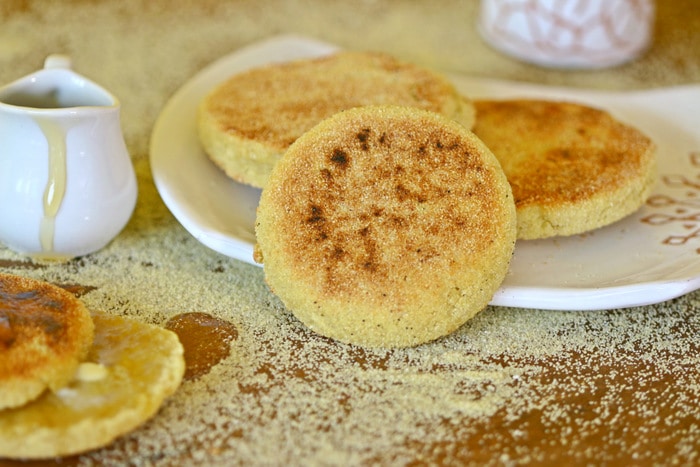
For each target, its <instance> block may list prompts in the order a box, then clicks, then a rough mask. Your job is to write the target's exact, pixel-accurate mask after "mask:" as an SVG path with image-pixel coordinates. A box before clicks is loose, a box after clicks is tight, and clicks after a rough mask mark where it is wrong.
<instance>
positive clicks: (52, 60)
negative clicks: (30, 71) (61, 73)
mask: <svg viewBox="0 0 700 467" xmlns="http://www.w3.org/2000/svg"><path fill="white" fill-rule="evenodd" d="M50 68H61V69H65V70H70V68H71V60H70V57H69V56H68V55H63V54H51V55H49V56H48V57H46V60H44V69H50Z"/></svg>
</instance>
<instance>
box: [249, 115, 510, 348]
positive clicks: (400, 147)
mask: <svg viewBox="0 0 700 467" xmlns="http://www.w3.org/2000/svg"><path fill="white" fill-rule="evenodd" d="M515 223H516V219H515V206H514V203H513V197H512V194H511V190H510V186H509V184H508V182H507V180H506V178H505V175H504V174H503V171H502V170H501V168H500V166H499V164H498V161H497V160H496V158H495V157H494V156H493V154H492V153H491V151H490V150H489V149H488V148H487V147H486V146H485V145H484V144H483V143H482V142H481V141H480V140H479V139H478V138H476V137H475V136H474V135H473V134H472V133H471V132H470V131H468V130H467V129H465V128H464V127H463V126H461V125H460V124H458V123H456V122H454V121H452V120H448V119H446V118H445V117H443V116H441V115H439V114H437V113H433V112H428V111H423V110H418V109H415V108H408V107H394V106H369V107H362V108H356V109H352V110H348V111H345V112H341V113H339V114H336V115H334V116H332V117H330V118H329V119H327V120H325V121H323V122H321V123H320V124H319V125H317V126H316V127H314V128H313V129H311V130H310V131H309V132H307V133H305V134H304V135H303V136H301V137H300V138H299V139H298V140H297V141H296V142H295V143H294V144H293V145H292V146H291V147H290V148H289V150H288V151H287V152H286V153H285V155H284V157H283V158H282V159H281V160H280V162H279V163H278V164H277V166H276V167H275V169H274V170H273V172H272V174H271V176H270V179H269V183H268V185H267V187H266V188H265V189H264V190H263V192H262V196H261V200H260V204H259V207H258V212H257V220H256V235H257V246H256V260H258V261H260V262H264V271H265V277H266V281H267V283H268V284H269V286H270V288H271V289H272V291H273V292H274V293H276V294H277V295H278V296H279V297H280V299H281V300H282V302H283V303H284V304H285V305H286V306H287V307H288V308H289V309H290V310H291V311H292V312H293V313H294V315H295V316H296V317H297V318H298V319H299V320H300V321H302V322H303V323H305V324H306V325H307V326H308V327H309V328H311V329H313V330H314V331H316V332H318V333H320V334H322V335H325V336H327V337H331V338H334V339H337V340H340V341H344V342H348V343H354V344H358V345H363V346H370V347H405V346H413V345H417V344H421V343H424V342H428V341H431V340H434V339H436V338H439V337H441V336H444V335H447V334H449V333H451V332H452V331H454V330H455V329H456V328H458V327H459V326H461V325H462V324H463V323H464V322H466V321H467V320H468V319H470V318H471V317H472V316H474V315H475V314H476V313H477V312H479V311H480V310H481V309H483V308H484V307H485V306H486V305H487V303H488V302H489V300H490V299H491V298H492V296H493V294H494V292H495V291H496V290H497V289H498V287H499V286H500V284H501V283H502V281H503V279H504V277H505V274H506V272H507V269H508V265H509V262H510V259H511V256H512V253H513V249H514V244H515V228H516V227H515V225H516V224H515Z"/></svg>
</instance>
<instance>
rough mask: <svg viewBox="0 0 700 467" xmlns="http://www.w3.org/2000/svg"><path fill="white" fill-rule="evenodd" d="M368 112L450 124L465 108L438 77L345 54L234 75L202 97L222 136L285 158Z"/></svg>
mask: <svg viewBox="0 0 700 467" xmlns="http://www.w3.org/2000/svg"><path fill="white" fill-rule="evenodd" d="M369 104H395V105H406V106H414V107H418V108H422V109H425V110H431V111H435V112H440V113H442V114H444V115H447V116H452V115H456V114H458V113H459V112H461V110H462V109H461V106H463V105H466V106H469V105H470V102H463V100H462V98H461V96H459V95H458V93H457V91H456V90H455V88H454V87H453V85H452V84H451V83H450V82H449V81H447V79H445V78H443V77H442V76H440V75H438V74H437V73H434V72H432V71H429V70H427V69H424V68H421V67H419V66H416V65H413V64H410V63H406V62H402V61H400V60H398V59H396V58H393V57H391V56H389V55H386V54H382V53H375V52H351V51H343V52H337V53H335V54H332V55H329V56H324V57H320V58H309V59H300V60H296V61H292V62H286V63H276V64H271V65H267V66H264V67H260V68H255V69H251V70H248V71H245V72H242V73H239V74H237V75H234V76H232V77H231V78H230V79H228V80H227V81H225V82H224V83H222V84H221V85H219V86H218V87H217V88H216V89H215V90H214V91H212V93H210V94H209V95H208V96H207V97H206V99H205V100H204V102H203V105H202V107H201V110H200V111H201V112H203V113H205V114H208V119H209V120H210V122H215V123H214V124H215V125H217V127H218V130H219V131H221V132H224V133H227V134H231V135H235V136H236V137H238V138H240V139H242V140H250V141H256V142H258V143H261V144H263V145H264V146H266V147H268V148H269V149H270V150H275V151H284V150H285V149H286V148H287V147H289V145H290V144H292V143H293V142H294V140H296V139H297V138H298V137H299V136H301V135H302V134H303V133H304V132H305V131H306V130H308V129H310V128H311V127H312V126H314V125H315V124H316V123H318V122H320V121H321V120H323V119H324V118H326V117H329V116H331V115H332V114H334V113H336V112H338V111H340V110H344V109H348V108H352V107H357V106H363V105H369ZM209 124H212V123H209Z"/></svg>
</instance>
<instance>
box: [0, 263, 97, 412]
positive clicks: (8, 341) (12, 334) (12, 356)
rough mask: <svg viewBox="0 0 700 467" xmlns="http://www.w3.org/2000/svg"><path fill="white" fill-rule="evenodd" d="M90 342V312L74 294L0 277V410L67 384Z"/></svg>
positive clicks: (25, 281) (91, 335) (31, 280)
mask: <svg viewBox="0 0 700 467" xmlns="http://www.w3.org/2000/svg"><path fill="white" fill-rule="evenodd" d="M92 339H93V323H92V320H91V318H90V313H89V312H88V310H87V309H86V308H85V306H84V305H83V304H82V302H81V301H80V300H78V299H77V298H76V297H75V296H74V295H72V294H70V293H69V292H66V291H65V290H63V289H61V288H60V287H57V286H54V285H51V284H48V283H46V282H43V281H38V280H34V279H30V278H26V277H20V276H15V275H11V274H3V273H0V409H5V408H8V407H17V406H20V405H23V404H25V403H27V402H28V401H31V400H33V399H35V398H37V397H39V395H40V394H42V393H43V392H44V391H45V390H47V389H52V390H57V389H59V388H61V387H62V386H64V385H65V384H67V383H68V381H70V380H71V379H72V378H73V375H74V374H75V370H76V369H77V367H78V363H79V362H80V361H81V360H82V359H83V358H84V357H85V355H86V354H87V352H88V348H89V347H90V345H91V344H92Z"/></svg>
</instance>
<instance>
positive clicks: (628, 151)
mask: <svg viewBox="0 0 700 467" xmlns="http://www.w3.org/2000/svg"><path fill="white" fill-rule="evenodd" d="M475 106H476V109H477V121H476V124H475V126H474V133H475V134H476V135H477V136H478V137H479V138H481V139H482V140H483V141H484V142H485V143H486V145H487V146H488V147H489V148H490V149H491V150H492V151H493V153H494V154H495V155H496V157H497V158H498V160H499V161H500V163H501V166H502V167H503V170H504V172H505V173H506V176H507V177H508V181H509V182H510V184H511V186H512V188H513V196H514V197H515V205H516V208H517V212H518V238H522V239H536V238H546V237H552V236H556V235H573V234H578V233H582V232H586V231H589V230H592V229H595V228H598V227H602V226H605V225H608V224H611V223H613V222H615V221H617V220H620V219H622V218H623V217H625V216H627V215H629V214H631V213H633V212H634V211H636V210H637V209H639V208H640V207H641V206H642V205H643V204H644V202H645V201H646V199H647V198H648V197H649V195H650V193H651V190H652V189H653V187H654V184H655V181H656V177H657V175H656V146H655V145H654V143H653V142H652V141H651V140H650V139H649V138H648V137H647V136H646V135H644V134H643V133H642V132H640V131H639V130H637V129H635V128H633V127H631V126H629V125H625V124H623V123H621V122H619V121H617V120H616V119H614V118H613V117H612V116H611V115H610V114H608V113H607V112H605V111H602V110H599V109H595V108H591V107H588V106H585V105H580V104H575V103H568V102H551V101H542V100H505V101H498V100H482V101H477V102H475Z"/></svg>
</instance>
